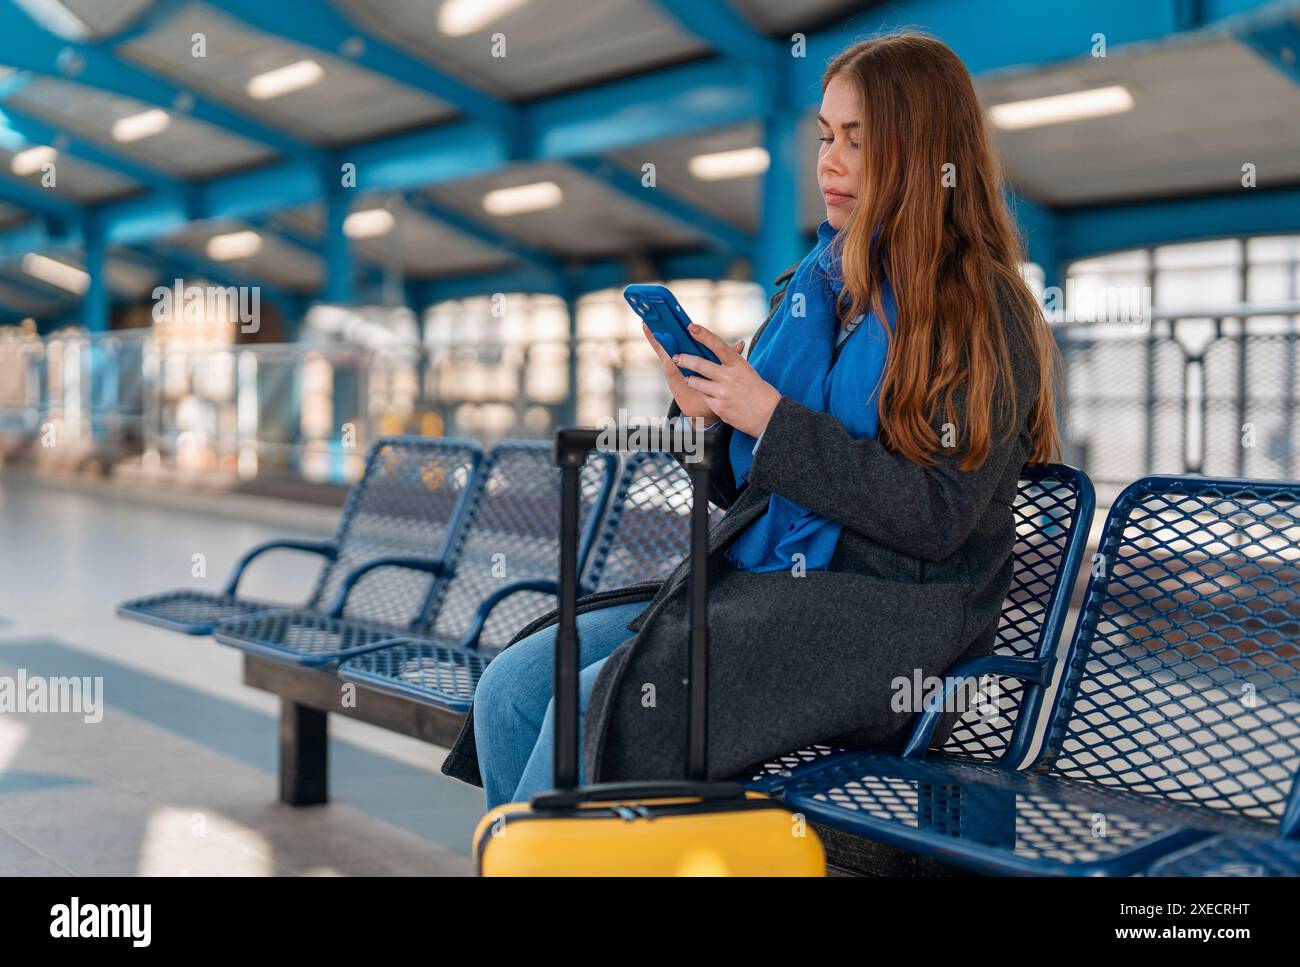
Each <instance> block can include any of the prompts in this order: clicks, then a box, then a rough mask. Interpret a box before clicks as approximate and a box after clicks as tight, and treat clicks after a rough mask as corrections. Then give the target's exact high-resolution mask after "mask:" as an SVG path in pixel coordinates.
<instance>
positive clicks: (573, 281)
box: [425, 252, 732, 303]
mask: <svg viewBox="0 0 1300 967" xmlns="http://www.w3.org/2000/svg"><path fill="white" fill-rule="evenodd" d="M652 261H653V263H654V265H655V268H656V277H657V278H659V279H664V280H668V279H686V278H691V279H698V278H714V279H721V278H725V277H727V276H728V275H730V274H731V268H732V259H731V258H730V257H729V256H727V255H725V254H722V253H719V252H687V253H682V254H671V255H665V256H660V257H658V258H652ZM628 281H629V279H628V268H627V264H626V263H625V262H624V261H623V260H622V259H596V260H594V261H591V262H586V263H583V264H581V265H572V266H566V267H565V270H564V272H563V273H560V274H556V273H550V272H539V271H538V270H537V269H535V268H533V267H531V266H523V267H512V268H507V269H499V270H496V271H489V272H477V273H473V274H470V275H461V276H456V277H454V278H431V279H427V280H425V297H426V298H427V299H428V300H429V302H430V303H432V302H440V301H443V300H445V299H467V298H471V297H474V296H484V295H492V294H494V293H497V292H541V293H548V294H550V295H556V296H560V297H561V298H567V297H570V296H573V295H578V296H581V295H586V294H587V293H589V292H599V291H602V290H605V289H613V288H622V287H623V286H624V285H626V284H627V283H628ZM644 281H650V280H648V279H647V280H644Z"/></svg>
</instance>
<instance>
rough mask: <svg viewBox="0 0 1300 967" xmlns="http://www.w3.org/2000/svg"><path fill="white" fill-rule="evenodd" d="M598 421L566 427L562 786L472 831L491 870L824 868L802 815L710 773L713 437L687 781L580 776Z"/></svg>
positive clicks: (705, 477)
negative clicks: (583, 573)
mask: <svg viewBox="0 0 1300 967" xmlns="http://www.w3.org/2000/svg"><path fill="white" fill-rule="evenodd" d="M597 435H598V433H597V431H596V430H579V429H568V430H561V431H559V433H557V434H556V438H555V460H556V463H557V464H559V467H560V487H561V504H560V582H559V590H560V595H559V599H560V600H559V604H560V607H559V627H558V629H557V633H556V638H555V647H556V663H555V713H556V714H555V787H556V788H555V789H554V790H551V791H549V792H544V793H541V794H539V795H537V796H534V797H533V799H532V801H531V802H528V803H509V804H507V805H504V806H500V807H498V808H496V809H493V810H491V811H490V812H489V813H488V814H487V815H485V816H484V817H483V818H482V819H481V820H480V821H479V824H478V827H477V828H476V829H475V831H474V857H475V861H476V863H477V867H478V872H479V874H480V875H482V876H824V875H825V871H826V857H825V853H824V851H823V850H822V845H821V842H820V841H819V840H818V838H817V834H816V833H815V832H814V831H813V830H812V829H811V828H810V827H809V826H808V824H807V823H806V822H805V821H804V820H803V818H802V817H801V816H798V815H795V814H794V813H792V812H790V810H788V809H786V808H785V806H783V805H782V804H781V803H779V802H777V801H776V800H774V799H771V798H769V797H767V796H764V795H760V794H759V793H753V792H747V791H746V790H745V789H744V787H743V786H741V785H739V784H737V783H730V782H726V783H722V782H713V783H710V782H705V781H703V776H704V775H705V768H704V764H705V762H706V757H705V752H706V748H707V731H706V723H705V717H704V710H705V708H706V707H707V705H706V697H705V688H706V678H707V676H706V674H705V671H706V668H707V660H708V629H707V625H706V622H707V613H706V607H705V604H706V600H707V593H708V591H707V585H706V576H705V566H704V565H705V559H706V556H707V541H708V498H707V494H708V481H709V467H710V464H711V457H712V452H713V445H714V441H713V439H712V438H711V435H710V437H709V438H706V440H705V442H704V445H703V447H702V448H700V451H699V459H698V461H696V462H693V463H690V464H688V466H687V470H688V471H689V472H690V476H691V483H692V487H693V490H694V502H693V506H692V509H691V577H690V583H689V593H690V596H691V600H690V611H691V641H690V657H689V664H690V672H689V675H688V678H689V681H690V694H689V709H688V719H689V721H688V728H687V733H688V746H687V750H686V762H687V769H686V771H687V778H686V779H685V780H684V781H680V782H678V781H673V782H644V783H636V782H629V783H607V784H604V785H595V786H584V787H578V786H577V776H578V755H579V737H578V714H577V710H578V633H577V620H576V619H577V614H576V602H577V584H578V564H577V558H578V551H577V545H578V474H579V472H580V470H581V468H582V466H583V464H584V463H585V462H586V459H587V454H588V453H589V452H590V451H591V450H592V449H594V448H595V446H596V438H597Z"/></svg>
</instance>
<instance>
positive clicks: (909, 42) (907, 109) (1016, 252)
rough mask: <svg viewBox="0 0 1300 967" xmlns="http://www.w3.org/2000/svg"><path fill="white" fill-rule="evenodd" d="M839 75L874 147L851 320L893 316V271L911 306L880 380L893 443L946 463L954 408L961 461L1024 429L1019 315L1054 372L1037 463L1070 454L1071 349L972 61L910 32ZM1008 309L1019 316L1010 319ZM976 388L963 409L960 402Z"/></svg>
mask: <svg viewBox="0 0 1300 967" xmlns="http://www.w3.org/2000/svg"><path fill="white" fill-rule="evenodd" d="M839 75H843V76H844V77H845V78H847V79H849V80H851V81H852V82H853V83H854V84H855V86H856V87H857V89H858V93H859V96H860V98H861V103H862V128H861V149H860V150H861V151H862V153H863V154H862V170H863V182H862V184H861V185H860V186H859V187H858V194H857V197H858V203H857V206H856V207H855V209H854V211H853V214H852V215H851V216H850V217H849V219H848V221H847V223H846V224H845V226H844V227H843V229H841V231H840V232H839V233H838V234H837V236H836V244H837V245H839V246H841V247H842V251H841V256H842V265H843V271H844V283H845V284H844V293H843V295H842V297H841V298H842V299H843V300H844V303H843V305H842V306H841V310H842V311H843V312H844V318H846V319H852V318H855V317H856V316H857V315H858V314H860V313H862V312H864V311H866V309H867V307H868V306H871V307H873V308H875V310H876V311H877V312H878V313H879V312H881V311H882V306H881V297H880V293H881V273H882V272H883V273H884V276H885V277H886V278H887V279H888V280H889V283H890V285H891V286H892V288H893V291H894V296H895V299H896V301H897V303H898V315H897V318H896V320H895V324H894V332H893V334H892V336H891V337H890V339H891V342H890V350H889V354H888V358H887V362H886V364H885V372H884V374H883V377H882V381H881V386H880V434H879V436H880V439H881V441H882V442H883V443H885V444H887V445H888V446H889V448H890V449H891V450H893V451H894V452H896V453H899V454H901V455H903V456H905V457H907V458H908V459H909V460H912V461H913V462H915V463H918V464H921V465H923V466H933V465H934V464H935V463H937V461H936V459H935V457H934V454H935V453H936V452H937V450H938V448H939V447H940V445H941V444H942V443H944V442H945V441H943V440H942V439H940V438H939V436H938V435H937V434H936V433H935V431H934V428H933V427H932V426H931V423H930V421H931V419H932V418H933V416H934V414H935V411H936V408H937V406H938V405H939V404H940V402H942V406H943V414H944V420H943V422H945V423H949V424H952V425H953V426H955V427H960V428H964V429H965V433H964V434H962V435H963V436H964V438H965V445H966V449H965V453H964V454H963V456H962V460H961V463H960V466H961V468H962V469H963V470H970V469H974V468H975V467H978V466H980V465H981V464H982V463H983V462H984V460H985V458H986V457H987V456H988V454H989V451H990V449H991V448H992V446H993V442H994V440H993V437H994V433H995V431H996V430H995V428H996V427H997V426H1002V425H1005V426H1006V427H1007V432H1008V433H1010V432H1011V430H1012V428H1013V427H1014V425H1015V420H1014V416H1015V405H1016V393H1015V387H1014V385H1013V384H1014V377H1013V373H1012V366H1011V356H1010V350H1009V348H1008V341H1007V334H1008V327H1007V323H1015V324H1017V328H1016V329H1015V330H1014V335H1013V338H1017V339H1024V340H1025V341H1026V342H1027V343H1028V345H1029V347H1030V348H1031V349H1032V352H1033V356H1034V357H1035V358H1036V359H1037V361H1038V369H1039V373H1040V376H1041V378H1040V380H1039V385H1038V395H1037V397H1036V399H1035V401H1034V403H1033V406H1032V410H1031V412H1030V413H1029V415H1028V424H1027V425H1028V428H1029V432H1030V435H1031V437H1032V439H1033V443H1032V447H1031V450H1030V454H1029V460H1030V462H1033V463H1045V462H1048V461H1051V460H1055V459H1057V454H1058V453H1059V450H1060V441H1059V437H1058V432H1057V426H1056V410H1055V384H1056V371H1057V367H1058V365H1059V353H1058V352H1057V349H1056V343H1055V340H1054V339H1053V338H1052V335H1051V332H1050V330H1049V329H1048V326H1047V320H1046V318H1045V317H1044V315H1043V312H1042V309H1041V308H1040V307H1039V306H1038V304H1037V302H1036V300H1035V299H1034V296H1033V293H1032V292H1031V291H1030V289H1029V287H1028V286H1027V285H1026V284H1025V282H1024V280H1023V279H1022V278H1021V276H1020V271H1019V266H1020V262H1021V260H1022V258H1023V251H1024V250H1023V245H1022V244H1021V240H1020V237H1019V235H1018V234H1017V232H1016V230H1015V228H1014V227H1013V222H1012V219H1011V216H1010V214H1009V212H1008V211H1007V206H1006V201H1005V198H1004V196H1003V180H1002V173H1001V168H1000V165H999V164H998V162H997V160H996V158H995V156H994V153H993V151H992V150H991V147H990V143H989V136H988V131H987V130H986V128H985V125H984V117H983V114H982V113H981V111H980V105H979V101H978V99H977V98H976V96H975V88H974V86H973V85H972V83H971V79H970V74H969V73H968V72H967V70H966V66H965V65H964V64H963V63H962V62H961V60H960V58H958V57H957V55H956V54H955V53H953V52H952V50H951V49H950V48H948V47H947V46H946V45H944V44H943V43H941V42H939V41H938V40H935V39H934V38H932V37H927V36H925V35H924V34H916V33H896V34H888V35H885V36H881V37H876V38H873V39H870V40H864V41H862V42H860V43H857V44H854V45H853V46H852V47H849V48H848V49H847V50H844V51H843V52H841V53H840V54H838V55H837V56H836V57H835V59H834V60H832V61H831V63H830V66H829V67H827V69H826V73H825V75H824V76H823V78H822V90H823V91H825V89H826V86H827V85H828V84H829V83H830V81H831V79H832V78H834V77H836V76H839ZM948 165H953V166H955V167H951V168H949V167H946V166H948ZM945 175H948V176H949V177H948V178H945V177H944V176H945ZM954 177H955V179H956V184H955V186H952V187H949V186H946V185H945V182H949V183H951V179H952V178H954ZM877 228H878V229H879V235H878V237H877V238H876V239H875V240H874V242H873V239H872V236H873V233H874V231H875V229H877ZM1003 312H1006V313H1008V314H1009V315H1010V316H1012V317H1014V318H1008V319H1006V320H1005V321H1004V319H1003V315H1002V313H1003ZM882 318H883V315H882ZM963 384H965V386H966V393H965V396H966V400H965V402H966V407H965V409H966V411H965V413H960V414H959V413H956V412H954V400H953V396H954V393H955V392H956V391H957V390H958V388H959V387H961V386H962V385H963Z"/></svg>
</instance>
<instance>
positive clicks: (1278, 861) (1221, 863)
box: [1147, 836, 1300, 877]
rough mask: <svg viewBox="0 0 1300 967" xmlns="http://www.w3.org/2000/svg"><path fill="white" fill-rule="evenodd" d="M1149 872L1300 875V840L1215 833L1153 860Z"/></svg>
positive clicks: (1238, 875) (1150, 873)
mask: <svg viewBox="0 0 1300 967" xmlns="http://www.w3.org/2000/svg"><path fill="white" fill-rule="evenodd" d="M1147 875H1148V876H1220V877H1247V876H1300V840H1297V839H1294V838H1293V839H1265V838H1263V837H1259V836H1215V837H1214V838H1213V839H1208V840H1204V841H1203V842H1200V843H1196V844H1194V845H1192V846H1188V847H1186V848H1184V849H1181V850H1179V851H1178V852H1176V853H1172V854H1170V855H1169V856H1166V857H1164V858H1163V859H1160V860H1157V861H1156V862H1155V863H1154V864H1152V866H1151V869H1150V870H1149V871H1148V873H1147Z"/></svg>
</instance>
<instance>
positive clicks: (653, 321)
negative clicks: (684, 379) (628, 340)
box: [623, 285, 719, 376]
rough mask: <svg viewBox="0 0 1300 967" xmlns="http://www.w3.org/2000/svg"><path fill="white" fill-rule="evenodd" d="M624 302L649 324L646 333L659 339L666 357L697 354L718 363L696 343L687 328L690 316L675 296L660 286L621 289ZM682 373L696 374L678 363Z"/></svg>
mask: <svg viewBox="0 0 1300 967" xmlns="http://www.w3.org/2000/svg"><path fill="white" fill-rule="evenodd" d="M623 298H624V299H626V300H627V304H628V305H630V306H631V307H632V311H633V312H635V313H636V314H637V315H638V316H640V317H641V319H642V320H643V321H644V322H645V324H646V325H647V326H649V327H650V332H651V333H653V334H654V337H655V338H656V339H658V340H659V344H660V345H661V346H663V347H664V351H665V352H667V353H668V355H669V356H675V355H677V354H678V353H686V354H687V355H689V356H699V357H700V358H701V359H707V360H708V361H709V362H711V363H716V362H719V359H718V357H717V356H715V355H714V354H713V352H712V351H711V350H709V349H708V348H707V347H705V346H704V345H702V344H701V343H699V342H697V341H696V340H695V339H694V337H692V336H691V334H690V332H689V331H687V327H688V326H689V325H690V324H691V317H690V316H688V315H687V314H686V310H685V309H683V308H682V307H681V305H680V304H679V303H678V302H677V297H676V296H674V295H673V294H672V293H671V292H669V291H668V290H667V289H665V288H664V287H663V286H662V285H629V286H628V287H627V288H626V289H624V290H623ZM677 368H678V369H680V370H681V371H682V375H684V376H695V375H696V374H695V373H693V372H691V371H690V370H689V369H686V368H685V367H683V366H678V367H677Z"/></svg>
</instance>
